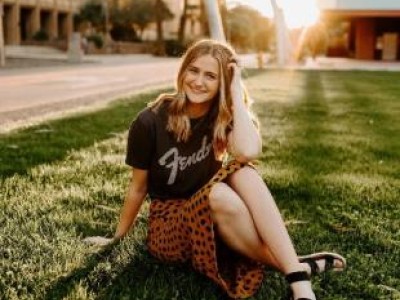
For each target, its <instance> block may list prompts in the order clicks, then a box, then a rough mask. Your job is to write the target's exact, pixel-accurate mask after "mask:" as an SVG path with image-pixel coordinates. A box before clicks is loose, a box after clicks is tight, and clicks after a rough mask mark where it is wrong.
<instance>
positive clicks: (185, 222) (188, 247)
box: [87, 40, 345, 300]
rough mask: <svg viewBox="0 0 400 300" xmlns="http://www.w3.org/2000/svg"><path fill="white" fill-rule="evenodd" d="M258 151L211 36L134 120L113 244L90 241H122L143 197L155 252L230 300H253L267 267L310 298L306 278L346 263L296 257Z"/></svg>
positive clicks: (233, 69) (236, 81)
mask: <svg viewBox="0 0 400 300" xmlns="http://www.w3.org/2000/svg"><path fill="white" fill-rule="evenodd" d="M261 149H262V147H261V138H260V134H259V131H258V128H257V123H256V122H255V119H254V117H253V115H252V113H251V111H250V101H249V98H248V96H247V93H246V91H245V90H244V87H243V85H242V82H241V75H240V69H239V67H238V64H237V60H236V54H235V52H234V51H233V50H232V49H231V48H230V47H229V46H228V45H226V44H222V43H220V42H216V41H212V40H202V41H199V42H197V43H195V44H194V45H193V46H192V47H191V48H190V49H188V51H187V53H186V54H185V56H184V57H183V60H182V64H181V67H180V70H179V72H178V77H177V86H176V93H173V94H163V95H161V96H160V97H159V98H158V99H157V100H156V101H154V102H152V103H150V104H149V107H148V108H146V109H145V110H143V111H142V112H141V113H140V114H139V115H138V117H137V118H136V120H135V121H134V122H133V123H132V126H131V128H130V131H129V138H128V149H127V157H126V163H127V164H128V165H130V166H131V167H132V181H131V182H130V185H129V189H128V192H127V195H126V199H125V204H124V206H123V209H122V213H121V216H120V222H119V224H118V226H117V229H116V232H115V235H114V238H113V239H106V238H101V237H92V238H88V239H87V241H89V242H92V243H97V244H107V243H110V242H112V241H114V240H116V239H121V238H122V237H124V236H125V235H126V234H127V232H128V231H129V229H130V227H131V226H132V224H133V223H134V220H135V218H136V216H137V213H138V211H139V209H140V206H141V204H142V203H143V200H144V199H145V197H146V195H147V194H149V196H150V198H151V205H150V217H149V229H148V238H147V243H148V249H149V251H150V253H152V254H153V255H154V256H156V257H158V258H159V259H161V260H163V261H175V262H176V261H182V262H183V261H187V260H190V261H191V262H192V265H193V267H194V268H195V269H196V270H198V271H200V272H202V273H203V274H205V275H206V276H208V277H209V278H211V279H212V280H214V281H215V282H216V283H217V284H219V285H220V286H221V287H222V288H223V289H224V290H225V291H226V292H227V294H228V295H229V296H230V297H232V298H246V297H249V296H251V295H253V294H254V293H255V292H256V291H257V289H258V288H259V287H260V285H261V282H262V279H263V265H269V266H273V267H275V268H276V269H277V270H279V271H281V272H282V273H283V274H285V276H286V278H287V280H288V282H289V284H290V287H291V291H292V297H293V299H297V300H300V299H311V300H313V299H315V295H314V293H313V291H312V288H311V284H310V281H309V278H310V275H312V274H313V273H317V272H322V271H326V270H328V269H333V270H342V269H343V268H344V267H345V260H344V258H343V257H341V256H340V255H338V254H334V253H316V254H313V255H309V256H305V257H298V256H297V254H296V252H295V250H294V247H293V245H292V242H291V240H290V237H289V235H288V232H287V230H286V227H285V224H284V222H283V220H282V217H281V215H280V213H279V210H278V208H277V206H276V204H275V202H274V200H273V198H272V196H271V194H270V192H269V190H268V188H267V186H266V185H265V183H264V182H263V180H262V178H261V177H260V176H259V174H258V173H257V171H256V170H255V169H254V167H253V166H252V164H251V163H250V162H251V161H252V160H254V159H255V158H257V157H258V156H259V155H260V153H261ZM223 158H224V162H225V163H224V164H223V162H222V159H223ZM228 158H230V159H228Z"/></svg>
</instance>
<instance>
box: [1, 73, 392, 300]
mask: <svg viewBox="0 0 400 300" xmlns="http://www.w3.org/2000/svg"><path fill="white" fill-rule="evenodd" d="M246 82H247V85H248V88H249V90H250V93H251V95H252V96H253V97H254V99H255V102H256V103H255V106H254V107H255V110H256V112H257V114H258V116H259V118H260V121H261V126H262V132H263V140H264V151H263V156H262V157H261V159H260V164H259V168H260V172H261V174H262V176H263V178H264V180H265V182H266V183H267V184H268V186H269V187H270V189H271V191H272V194H273V195H274V196H275V198H276V201H277V203H278V205H279V207H280V208H281V211H282V213H283V215H284V217H285V219H286V221H287V224H288V228H289V231H290V233H291V236H292V238H293V240H294V243H295V245H296V248H297V250H298V252H299V254H306V253H310V252H315V251H322V250H331V251H337V252H339V253H342V254H343V255H344V256H345V257H346V258H347V260H348V265H349V266H348V269H347V270H346V271H345V272H344V273H341V274H333V273H329V274H323V275H322V276H319V277H316V278H314V280H313V285H314V287H315V291H316V294H317V296H318V299H324V300H328V299H338V300H339V299H352V300H356V299H360V300H372V299H381V300H390V299H400V230H399V229H400V205H399V196H400V138H399V137H400V122H399V120H400V99H399V98H400V85H399V82H400V73H385V72H346V73H345V72H294V71H266V72H263V73H258V74H256V76H252V77H250V78H248V79H247V80H246ZM155 95H156V94H155V93H154V94H146V95H141V96H138V97H136V98H133V99H125V100H123V101H120V102H118V103H114V104H112V105H110V106H108V107H107V108H105V109H104V110H102V111H98V112H94V113H90V114H82V115H77V116H74V117H71V118H67V119H62V120H57V121H51V122H48V123H44V124H41V125H38V126H35V127H31V128H28V129H24V130H22V131H19V132H13V133H10V134H8V135H3V136H0V153H1V156H0V191H1V193H0V299H49V300H50V299H149V300H150V299H151V300H157V299H160V300H161V299H168V300H169V299H185V300H186V299H192V300H200V299H207V300H209V299H221V297H222V294H221V292H220V291H219V289H218V288H217V287H216V286H215V285H214V284H212V283H211V282H209V281H208V280H207V279H205V278H204V277H203V276H202V275H199V274H196V273H194V272H192V271H191V269H190V267H189V266H188V265H167V264H161V263H159V262H158V261H157V260H155V259H154V258H152V257H151V256H150V255H149V254H148V253H147V252H146V249H145V247H144V240H145V232H146V220H147V208H148V203H146V204H145V205H144V207H143V210H142V211H141V214H140V216H139V218H138V223H137V226H136V227H135V230H134V231H132V233H131V234H130V235H129V237H127V238H126V239H125V240H123V241H122V242H120V243H119V244H118V245H115V246H114V247H109V248H104V249H100V248H97V247H93V246H88V245H85V244H84V243H82V238H83V237H86V236H88V235H110V234H112V233H113V232H114V229H115V225H116V223H117V220H118V215H119V209H120V207H121V204H122V201H123V196H124V192H125V189H126V187H127V184H128V180H129V169H128V168H127V167H126V166H125V165H124V163H123V161H124V153H125V144H126V130H127V128H128V126H129V124H130V122H131V120H132V119H133V118H134V116H135V115H136V113H137V112H138V111H139V110H141V109H142V108H143V107H144V106H145V102H146V101H149V100H151V99H154V97H155ZM285 293H286V284H285V282H284V280H283V278H282V276H280V275H279V274H277V273H276V272H273V271H271V270H267V278H266V280H265V282H264V285H263V286H262V288H261V290H260V292H259V293H258V294H257V295H256V296H255V297H254V298H252V299H272V300H277V299H281V297H282V296H284V295H285Z"/></svg>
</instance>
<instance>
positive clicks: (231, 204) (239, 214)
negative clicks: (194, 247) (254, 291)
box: [209, 183, 282, 272]
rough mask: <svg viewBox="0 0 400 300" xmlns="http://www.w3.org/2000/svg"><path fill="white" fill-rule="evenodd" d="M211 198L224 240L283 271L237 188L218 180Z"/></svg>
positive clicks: (229, 244)
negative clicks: (260, 234) (256, 226)
mask: <svg viewBox="0 0 400 300" xmlns="http://www.w3.org/2000/svg"><path fill="white" fill-rule="evenodd" d="M209 198H210V207H211V212H212V218H213V221H214V222H215V223H216V224H217V225H218V226H217V228H218V233H219V235H220V236H221V237H222V239H223V240H224V242H225V243H226V244H227V245H228V246H229V247H231V248H232V249H234V250H236V251H238V252H239V253H242V254H243V255H246V256H247V257H250V258H252V259H254V260H257V261H260V262H262V263H264V264H267V265H270V266H272V267H274V268H276V269H278V270H279V271H281V272H282V268H281V266H280V265H279V264H278V262H277V261H276V259H275V257H274V256H273V255H272V254H271V253H270V251H269V249H268V247H267V246H266V245H265V244H263V243H262V241H261V239H260V237H259V235H258V232H257V230H256V228H255V225H254V222H253V219H252V217H251V215H250V212H249V210H248V208H247V206H246V205H245V204H244V202H243V200H242V199H240V198H239V196H238V195H237V194H236V193H235V191H233V190H232V189H231V188H230V187H229V186H228V185H227V184H225V183H217V184H215V185H214V186H213V188H212V190H211V192H210V196H209Z"/></svg>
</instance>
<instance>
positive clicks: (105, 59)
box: [0, 55, 179, 132]
mask: <svg viewBox="0 0 400 300" xmlns="http://www.w3.org/2000/svg"><path fill="white" fill-rule="evenodd" d="M178 64H179V60H178V59H175V58H157V57H152V56H150V55H128V56H122V55H116V56H101V57H100V56H99V57H96V56H93V57H90V61H87V62H86V63H83V64H79V65H59V64H57V65H56V66H53V67H44V68H24V69H21V68H15V69H3V70H0V95H1V97H0V127H1V129H0V131H3V132H4V131H8V130H10V129H12V128H15V127H19V126H20V125H24V124H25V123H26V121H36V120H42V119H43V118H48V117H50V115H55V117H57V116H58V115H59V114H60V113H64V112H66V111H67V112H68V111H70V110H74V111H76V110H77V109H82V108H87V107H89V106H93V105H104V104H105V103H107V102H109V101H111V100H115V99H116V98H120V97H124V96H129V95H132V94H135V93H137V92H138V91H143V90H144V89H149V88H154V87H165V86H172V84H173V81H174V77H175V74H176V72H177V68H178Z"/></svg>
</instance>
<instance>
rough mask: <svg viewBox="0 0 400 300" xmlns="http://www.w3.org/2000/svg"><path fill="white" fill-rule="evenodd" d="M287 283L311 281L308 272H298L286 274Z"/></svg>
mask: <svg viewBox="0 0 400 300" xmlns="http://www.w3.org/2000/svg"><path fill="white" fill-rule="evenodd" d="M285 277H286V281H287V282H288V283H289V284H291V283H293V282H297V281H309V280H310V276H309V275H308V274H307V272H306V271H298V272H292V273H289V274H286V276H285Z"/></svg>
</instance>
